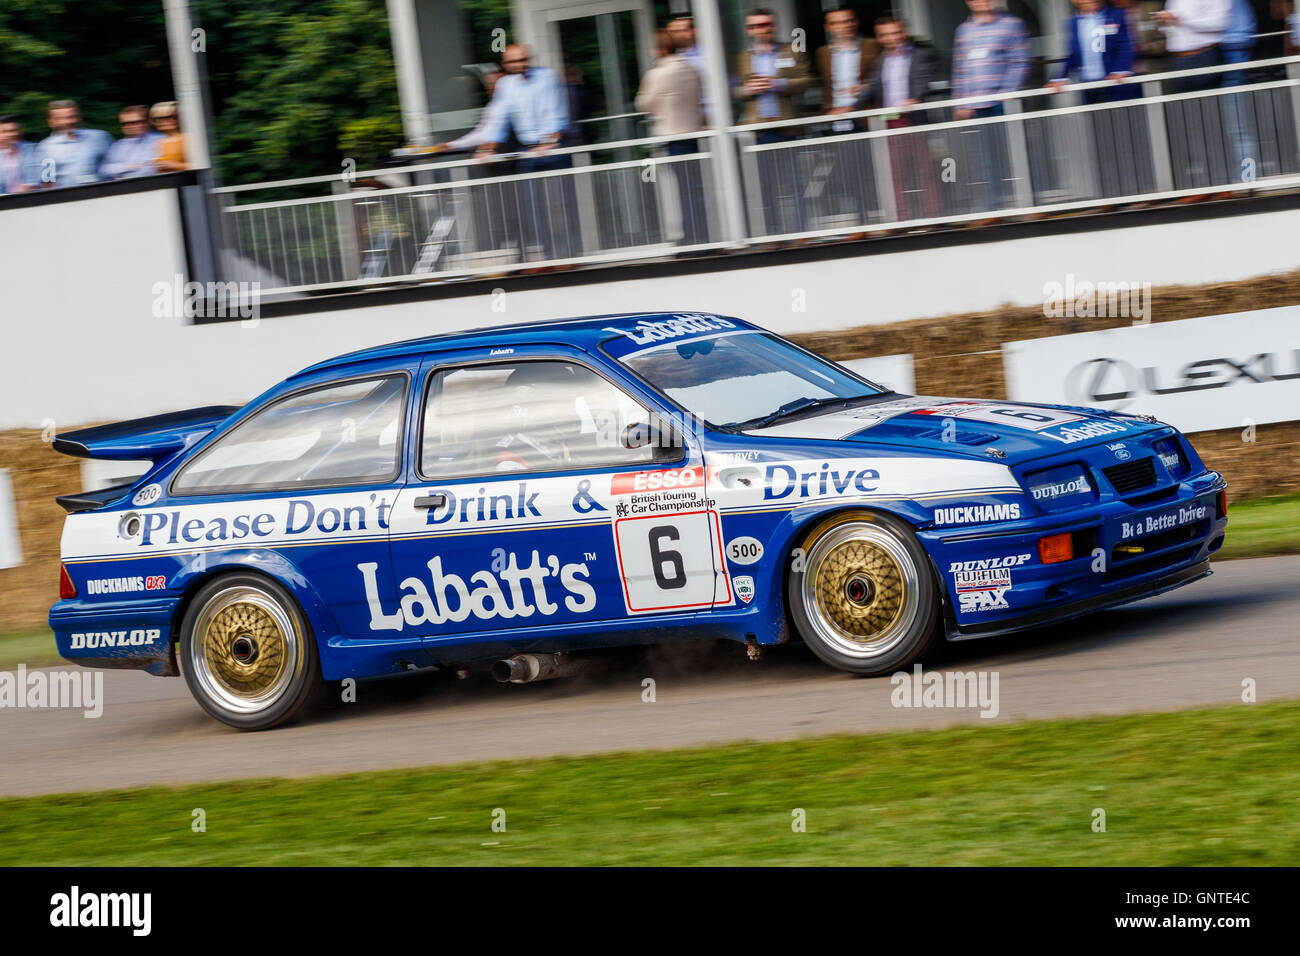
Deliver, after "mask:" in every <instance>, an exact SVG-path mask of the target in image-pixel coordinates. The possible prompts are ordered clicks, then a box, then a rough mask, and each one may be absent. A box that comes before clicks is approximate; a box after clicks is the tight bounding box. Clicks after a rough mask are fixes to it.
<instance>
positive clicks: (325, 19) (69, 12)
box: [0, 0, 401, 184]
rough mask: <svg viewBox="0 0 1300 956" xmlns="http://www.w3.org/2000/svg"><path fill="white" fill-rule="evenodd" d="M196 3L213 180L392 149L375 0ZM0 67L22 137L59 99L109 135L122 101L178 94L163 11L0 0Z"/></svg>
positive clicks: (317, 170) (392, 123)
mask: <svg viewBox="0 0 1300 956" xmlns="http://www.w3.org/2000/svg"><path fill="white" fill-rule="evenodd" d="M193 10H194V16H195V19H196V20H197V22H198V24H199V26H201V27H202V28H203V30H204V31H205V46H206V52H205V53H202V54H199V55H200V56H202V57H203V58H204V60H203V65H204V66H205V68H206V72H207V75H208V82H209V88H210V92H211V98H212V116H213V126H214V130H213V139H214V142H213V153H214V155H215V161H216V165H217V169H218V174H219V177H220V181H221V182H222V183H226V184H234V183H248V182H260V181H266V180H272V179H287V178H293V177H298V176H307V175H313V174H325V173H334V172H338V171H339V169H340V163H341V162H342V160H343V159H344V157H345V156H348V155H350V154H349V153H348V152H347V151H346V150H347V149H348V148H354V149H355V148H359V147H363V148H364V149H366V150H368V151H369V152H370V153H371V154H372V155H374V156H378V155H379V154H381V153H383V152H385V151H386V150H388V149H391V148H392V147H393V146H396V145H399V144H400V141H401V140H400V130H401V113H400V109H399V106H398V100H397V81H396V76H395V74H394V68H393V56H392V48H391V46H390V41H389V33H388V16H387V9H386V6H385V4H384V2H383V0H195V2H194V4H193ZM0 75H3V76H5V77H6V78H18V77H21V78H22V80H21V82H22V85H23V87H24V89H23V90H22V91H18V92H8V91H6V92H5V93H3V94H0V112H5V113H16V114H17V115H18V116H20V117H21V118H22V120H23V125H24V129H25V131H26V134H27V136H28V138H33V139H36V138H41V137H43V136H45V135H46V134H47V132H48V130H47V128H46V125H45V124H46V108H47V106H48V104H49V101H50V100H52V99H63V98H70V99H75V100H77V101H78V102H80V104H81V107H82V113H83V115H84V116H85V118H86V125H88V126H94V127H98V128H101V129H107V130H109V131H110V132H112V133H113V134H114V135H120V130H119V129H118V126H117V114H118V111H119V110H120V109H121V107H122V106H125V105H127V104H131V103H155V102H158V101H161V100H170V99H174V98H175V97H174V95H173V93H172V76H171V68H170V61H169V57H168V50H167V36H166V25H165V21H164V16H163V5H162V3H161V2H159V0H0ZM6 86H8V87H9V88H10V89H12V80H11V81H10V83H8V84H6ZM181 120H182V123H189V122H192V121H193V118H192V117H185V116H182V117H181ZM345 137H347V142H346V145H345V143H344V138H345ZM353 158H358V159H360V157H353Z"/></svg>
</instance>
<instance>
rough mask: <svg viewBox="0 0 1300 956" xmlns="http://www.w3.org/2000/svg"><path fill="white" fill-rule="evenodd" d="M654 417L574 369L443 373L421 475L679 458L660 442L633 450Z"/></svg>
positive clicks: (513, 366) (432, 396) (429, 398)
mask: <svg viewBox="0 0 1300 956" xmlns="http://www.w3.org/2000/svg"><path fill="white" fill-rule="evenodd" d="M650 420H651V415H650V413H649V412H648V411H647V410H646V408H645V407H644V406H643V405H641V404H640V403H638V402H636V401H634V400H633V399H631V398H629V397H628V396H627V395H625V394H624V393H623V392H622V391H621V390H620V389H619V388H617V387H616V386H614V385H612V384H610V383H609V382H608V381H606V380H605V379H604V378H602V377H601V376H599V375H597V374H596V373H595V372H593V371H591V370H590V369H588V368H584V367H583V366H581V365H576V364H573V363H571V362H556V361H538V362H502V363H499V364H493V365H472V366H468V367H465V368H453V369H447V370H443V371H438V372H435V373H434V375H433V377H432V378H431V379H430V382H429V388H428V391H427V392H426V395H425V408H424V431H423V442H422V447H421V449H420V474H421V475H423V476H424V477H426V478H454V477H468V476H471V475H489V474H497V473H503V472H514V471H528V472H543V471H569V470H577V469H583V468H601V467H609V466H615V465H625V464H626V465H640V464H646V463H648V462H653V461H657V460H663V459H664V458H665V457H668V458H674V459H675V458H677V457H679V455H680V451H681V450H680V448H677V449H674V448H665V447H659V444H660V443H650V444H642V445H641V446H640V447H636V448H628V447H627V446H626V445H625V444H624V439H625V433H626V431H627V427H628V426H629V425H644V424H647V423H649V422H650Z"/></svg>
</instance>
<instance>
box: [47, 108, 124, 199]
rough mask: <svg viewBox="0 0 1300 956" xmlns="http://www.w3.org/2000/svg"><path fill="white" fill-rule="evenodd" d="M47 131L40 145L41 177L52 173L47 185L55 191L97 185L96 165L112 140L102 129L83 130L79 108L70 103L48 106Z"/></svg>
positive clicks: (97, 166) (97, 168)
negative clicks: (60, 188) (65, 187)
mask: <svg viewBox="0 0 1300 956" xmlns="http://www.w3.org/2000/svg"><path fill="white" fill-rule="evenodd" d="M50 129H51V130H52V132H51V133H50V135H49V136H47V137H45V139H43V140H42V141H41V147H40V157H41V162H42V164H44V170H43V172H42V176H47V174H49V173H52V176H53V178H52V179H50V180H49V181H51V182H53V184H54V185H55V186H59V187H62V186H81V185H84V184H85V183H97V182H99V180H100V173H99V164H100V163H101V162H103V160H104V154H105V153H107V152H108V147H109V146H110V145H111V144H112V142H113V137H112V136H110V135H108V133H106V132H104V131H103V130H102V129H83V128H82V126H81V108H80V107H79V106H77V104H76V102H75V101H74V100H55V101H54V102H53V103H51V104H50Z"/></svg>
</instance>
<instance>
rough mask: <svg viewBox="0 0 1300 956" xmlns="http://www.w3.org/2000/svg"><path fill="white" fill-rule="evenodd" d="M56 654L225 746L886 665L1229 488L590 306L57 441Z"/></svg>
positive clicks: (1161, 583)
mask: <svg viewBox="0 0 1300 956" xmlns="http://www.w3.org/2000/svg"><path fill="white" fill-rule="evenodd" d="M54 445H55V448H56V449H57V450H59V451H61V452H65V453H67V454H71V455H78V456H82V457H87V458H104V459H117V460H121V461H140V462H145V461H147V462H148V463H150V464H149V467H148V470H147V471H146V472H145V473H144V474H142V475H141V476H140V477H139V478H138V479H137V480H134V481H131V482H129V483H127V484H122V485H119V486H117V487H112V488H106V489H102V490H94V491H89V492H83V493H80V494H73V495H66V496H63V497H61V498H59V502H60V503H61V504H62V505H63V507H64V508H65V509H66V510H67V511H68V512H69V514H68V517H67V519H66V526H65V528H64V532H63V538H62V569H61V576H60V600H59V602H58V603H57V604H55V605H54V607H53V608H52V609H51V611H50V618H49V619H50V625H51V627H52V628H53V630H54V633H55V636H56V639H57V641H58V646H59V651H60V653H61V654H62V655H63V656H64V657H65V658H67V659H69V660H72V661H76V662H79V663H81V664H84V665H88V666H93V667H133V668H143V669H144V670H146V671H148V672H150V673H152V674H156V675H176V674H181V675H184V678H185V680H186V682H187V683H188V685H189V688H190V690H191V692H192V693H193V695H194V697H195V699H196V700H197V701H198V703H199V704H200V705H201V706H202V707H203V708H204V709H205V710H206V711H207V712H208V713H209V714H211V715H212V716H213V717H215V718H217V719H218V720H221V721H224V722H226V723H227V724H230V725H232V726H235V727H239V728H244V729H258V728H264V727H270V726H273V725H275V724H278V723H280V722H282V721H285V720H288V719H289V718H291V717H293V716H295V715H296V714H298V713H299V712H300V711H302V709H303V708H304V706H305V705H306V704H307V703H308V702H309V701H311V700H312V699H313V698H315V697H317V696H318V695H319V694H320V692H321V690H322V689H323V688H324V687H325V686H326V682H329V681H339V680H342V679H344V678H348V677H352V678H363V677H371V676H377V675H383V674H390V673H398V672H401V671H404V670H411V669H415V668H425V667H446V668H475V667H488V668H491V669H492V670H493V671H494V673H496V674H497V676H498V677H499V678H501V679H507V680H514V681H527V680H531V679H536V678H538V677H547V676H553V675H555V674H557V673H561V672H563V670H564V668H565V665H566V662H571V661H572V659H573V656H574V654H575V653H579V652H582V651H584V650H587V649H594V648H602V647H613V646H618V645H632V644H645V643H653V642H661V641H668V640H678V639H713V638H726V639H730V640H734V641H737V642H742V643H745V644H748V645H750V649H751V651H752V652H754V653H755V654H757V652H758V651H759V650H761V648H762V647H763V646H765V645H772V644H779V643H782V642H785V641H788V640H792V639H799V640H802V641H803V642H804V643H806V644H807V645H808V647H809V648H810V649H811V650H812V652H813V653H814V654H816V655H817V656H818V657H819V658H821V659H822V660H823V661H825V662H826V663H827V664H829V665H830V666H832V667H836V668H840V669H842V670H845V671H850V672H853V673H856V674H884V673H888V672H891V671H894V670H896V669H898V668H900V667H903V666H905V665H909V664H911V663H912V662H914V661H918V660H920V659H921V658H923V657H924V655H926V653H927V652H928V651H931V650H932V649H933V648H934V647H935V646H936V645H937V643H938V642H941V641H944V640H950V641H955V640H965V639H968V638H976V637H983V636H987V635H993V634H1004V633H1007V632H1011V631H1017V630H1021V629H1026V628H1033V627H1040V626H1042V625H1045V624H1050V623H1053V622H1056V621H1061V620H1064V619H1066V618H1070V617H1074V616H1077V615H1080V614H1084V613H1086V612H1089V611H1093V610H1097V609H1099V608H1108V607H1113V606H1115V605H1118V604H1122V603H1124V602H1127V601H1133V600H1136V599H1139V598H1143V597H1146V596H1148V595H1152V594H1156V593H1158V592H1161V591H1165V590H1168V589H1170V588H1175V587H1179V586H1180V585H1183V584H1187V583H1188V582H1191V581H1194V580H1196V579H1197V578H1200V577H1202V576H1204V575H1207V574H1209V573H1210V566H1209V557H1210V555H1211V554H1212V553H1213V552H1214V551H1216V550H1217V549H1218V548H1219V547H1220V546H1221V545H1222V543H1223V538H1224V532H1225V529H1226V526H1227V515H1226V499H1225V496H1224V488H1225V482H1224V479H1223V478H1222V477H1221V476H1220V475H1219V474H1217V473H1216V472H1213V471H1209V470H1207V469H1206V467H1205V465H1204V464H1203V463H1202V462H1201V459H1200V458H1199V457H1198V455H1197V453H1196V451H1195V450H1194V449H1193V448H1192V446H1191V445H1190V444H1189V443H1188V442H1187V440H1186V439H1185V438H1184V437H1183V435H1181V434H1180V433H1179V432H1178V431H1177V430H1176V429H1174V428H1172V427H1170V426H1169V425H1166V424H1162V423H1161V422H1158V421H1156V420H1154V419H1153V418H1150V417H1146V416H1142V415H1138V414H1123V413H1114V412H1105V411H1097V410H1093V409H1087V408H1073V407H1062V406H1054V405H1053V406H1048V405H1029V404H1014V403H1011V402H1004V401H981V400H972V399H962V398H932V397H931V398H927V397H916V396H911V395H901V394H897V393H895V392H891V391H889V390H887V389H884V388H882V387H880V386H877V385H875V384H873V383H871V382H869V381H867V380H865V379H863V378H861V377H860V376H858V375H856V374H854V373H853V372H850V371H849V370H847V369H845V368H843V367H841V366H839V365H836V364H834V363H832V362H829V361H826V360H824V359H822V358H819V357H818V356H817V355H814V354H812V353H811V352H809V351H807V350H806V349H803V348H800V347H799V346H797V345H795V344H793V343H791V342H789V341H787V340H785V339H783V338H781V337H779V336H777V335H774V334H772V333H770V332H767V331H765V330H763V329H762V328H759V327H757V326H755V325H752V324H750V323H748V322H745V321H741V320H739V319H735V318H727V317H723V316H718V315H712V314H704V313H673V314H661V313H654V314H633V315H614V316H601V317H595V318H583V319H574V320H570V321H559V322H550V323H542V324H534V325H522V326H516V327H511V328H496V329H487V330H482V331H478V332H473V333H467V334H456V335H446V336H435V337H431V338H424V339H419V340H415V341H410V342H402V343H398V344H394V345H387V346H381V347H377V348H371V349H367V350H365V351H361V352H356V353H353V354H350V355H344V356H342V357H339V358H335V359H331V360H329V361H325V362H321V363H319V364H316V365H313V366H311V367H310V368H307V369H305V370H303V371H302V372H299V373H298V374H296V375H294V376H292V377H291V378H289V379H287V380H286V381H284V382H282V383H280V384H279V385H276V386H275V387H274V388H272V389H270V390H269V391H268V392H266V393H265V394H263V395H262V396H261V397H259V398H256V399H254V400H253V401H252V402H250V403H249V404H248V405H246V406H243V407H206V408H197V409H193V410H190V411H181V412H175V413H171V414H164V415H159V416H155V417H152V418H145V419H139V420H135V421H129V422H123V423H119V424H111V425H104V426H98V427H91V428H83V429H80V430H78V431H73V432H70V433H66V434H61V435H59V436H57V437H56V440H55V442H54Z"/></svg>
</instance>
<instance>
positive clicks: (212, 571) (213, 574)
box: [171, 552, 339, 673]
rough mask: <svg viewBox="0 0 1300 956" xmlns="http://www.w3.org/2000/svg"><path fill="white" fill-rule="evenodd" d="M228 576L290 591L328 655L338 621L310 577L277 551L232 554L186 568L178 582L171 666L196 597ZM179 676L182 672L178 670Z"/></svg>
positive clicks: (319, 649)
mask: <svg viewBox="0 0 1300 956" xmlns="http://www.w3.org/2000/svg"><path fill="white" fill-rule="evenodd" d="M228 574H249V575H253V576H254V577H259V578H262V579H264V580H266V581H270V582H272V583H274V584H278V585H279V586H280V587H282V588H284V589H285V590H286V591H288V592H289V595H290V596H291V597H292V598H293V599H294V600H295V601H296V602H297V603H298V610H299V611H301V612H302V615H303V618H304V619H305V620H306V621H307V623H308V624H309V625H310V626H311V629H312V635H313V638H314V639H315V641H316V650H317V653H318V654H323V653H324V652H325V643H326V641H327V640H328V639H329V637H330V636H331V635H333V634H337V633H338V632H339V627H338V621H337V620H335V618H334V613H333V612H332V611H331V610H330V609H329V605H328V604H326V603H325V601H324V600H323V599H322V598H321V596H320V594H319V592H317V590H316V589H315V587H313V586H312V584H311V582H310V581H308V580H307V578H306V576H305V575H303V574H302V572H301V571H299V570H298V568H297V567H296V566H295V565H294V564H293V562H291V561H289V560H288V559H287V558H285V557H284V556H282V555H280V554H278V553H275V552H266V553H259V554H257V555H250V554H228V555H221V556H219V557H218V558H212V557H207V558H205V559H204V560H203V561H202V562H199V561H197V560H196V561H194V562H191V564H190V565H189V566H187V567H186V568H183V569H182V570H181V572H180V574H179V575H178V578H177V579H174V586H179V587H180V588H181V598H180V600H179V601H177V603H176V610H175V611H174V612H173V615H172V626H171V664H172V667H173V669H175V668H176V667H177V664H178V660H177V655H176V648H177V645H178V644H179V643H180V638H181V628H182V626H183V624H184V622H185V616H186V615H187V614H188V613H189V610H190V607H191V605H193V603H194V598H195V597H196V596H197V595H198V593H199V592H200V591H201V590H203V588H204V587H205V586H206V585H208V584H209V583H211V582H212V581H215V580H216V579H217V578H219V577H223V576H225V575H228ZM174 673H179V670H174Z"/></svg>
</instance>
